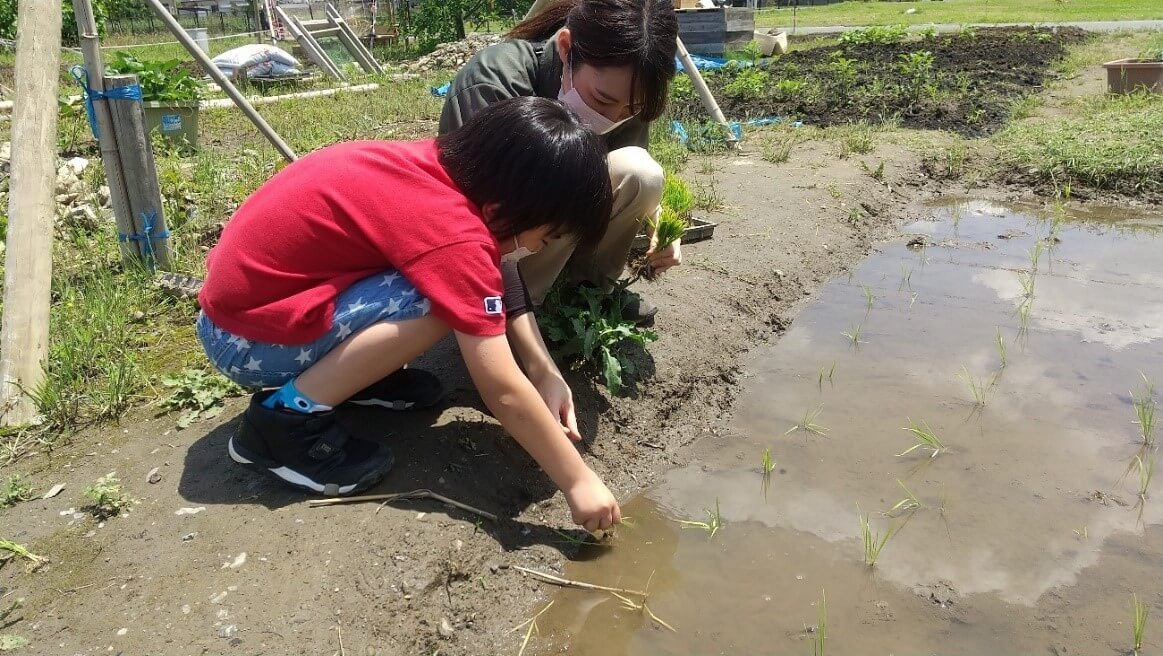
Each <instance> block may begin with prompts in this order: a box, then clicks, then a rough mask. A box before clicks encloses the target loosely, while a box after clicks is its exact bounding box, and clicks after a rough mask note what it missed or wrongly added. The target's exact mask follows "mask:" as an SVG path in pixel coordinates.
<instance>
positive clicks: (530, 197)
mask: <svg viewBox="0 0 1163 656" xmlns="http://www.w3.org/2000/svg"><path fill="white" fill-rule="evenodd" d="M436 144H437V147H438V149H439V157H440V163H441V165H443V166H444V168H445V170H446V171H448V175H449V177H451V178H452V181H453V182H455V183H456V185H457V186H458V187H460V190H461V191H462V192H464V195H465V196H467V197H468V199H469V200H471V201H472V202H473V203H474V204H476V205H477V206H478V207H482V208H483V207H484V206H485V205H486V204H489V203H497V204H498V206H499V209H498V211H497V212H496V214H495V216H494V217H493V219H492V221H491V222H490V224H489V228H490V229H491V230H492V232H493V234H494V235H495V236H496V237H497V239H500V240H504V239H511V238H512V237H514V236H516V235H517V234H518V233H521V232H523V231H525V230H530V229H533V228H539V227H542V226H551V227H552V228H553V232H554V233H557V234H558V235H560V236H566V235H571V236H573V237H574V239H575V240H576V241H577V242H578V243H579V244H580V245H583V246H593V245H594V244H596V243H597V242H598V240H600V239H601V238H602V235H604V234H605V233H606V226H607V225H608V224H609V222H610V212H611V209H612V205H613V192H612V191H611V189H610V171H609V168H608V166H607V164H606V146H605V144H604V143H603V142H602V140H601V138H599V137H598V136H597V135H596V134H594V133H593V132H592V131H591V130H589V129H588V128H586V127H585V126H584V125H583V124H582V122H581V121H580V120H579V119H578V117H577V116H576V115H575V114H574V113H573V112H572V111H571V110H569V109H567V108H566V107H565V106H564V105H562V104H561V103H559V102H557V101H556V100H549V99H548V98H538V97H535V96H534V97H529V96H520V97H516V98H509V99H506V100H502V101H499V102H495V103H493V104H491V105H489V106H488V107H485V108H484V109H482V110H481V111H480V112H477V114H476V115H475V116H473V117H472V119H471V120H469V121H468V122H467V123H465V124H464V125H463V126H461V127H460V128H459V129H457V130H454V131H453V132H449V133H447V134H443V135H441V136H439V137H437V138H436Z"/></svg>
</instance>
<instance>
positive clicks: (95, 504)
mask: <svg viewBox="0 0 1163 656" xmlns="http://www.w3.org/2000/svg"><path fill="white" fill-rule="evenodd" d="M84 494H85V496H86V497H88V499H89V501H90V502H92V503H91V504H90V505H89V506H88V508H86V510H88V511H89V513H90V514H91V515H93V516H94V517H96V518H97V519H109V518H110V517H116V516H117V515H120V514H121V512H122V511H124V510H125V509H127V508H129V506H130V504H132V503H133V500H132V499H130V498H129V497H128V496H127V495H126V494H124V493H123V492H122V491H121V481H119V480H118V479H117V476H115V475H114V473H113V472H109V473H108V474H106V475H104V476H102V477H101V478H99V479H97V482H96V483H94V484H93V485H90V486H89V487H87V488H85V492H84Z"/></svg>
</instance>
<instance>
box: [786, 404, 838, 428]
mask: <svg viewBox="0 0 1163 656" xmlns="http://www.w3.org/2000/svg"><path fill="white" fill-rule="evenodd" d="M823 411H824V404H822V403H821V404H820V405H819V406H817V407H816V408H815V409H814V410H807V411H805V412H804V416H803V418H801V419H800V421H799V423H797V424H796V425H795V426H792V427H791V428H789V429H787V431H786V432H784V435H790V434H791V433H794V432H795V431H797V430H802V431H805V432H808V433H812V434H814V435H821V436H822V435H827V434H828V429H827V428H824V427H823V426H821V425H820V424H817V423H816V419H817V418H819V416H820V413H821V412H823Z"/></svg>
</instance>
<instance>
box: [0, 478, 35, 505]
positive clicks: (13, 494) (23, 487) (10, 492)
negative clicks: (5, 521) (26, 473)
mask: <svg viewBox="0 0 1163 656" xmlns="http://www.w3.org/2000/svg"><path fill="white" fill-rule="evenodd" d="M31 498H32V486H31V485H29V484H28V483H26V482H24V479H22V478H20V477H19V476H13V477H12V478H10V479H8V484H7V485H5V486H4V489H3V490H0V508H7V507H8V506H15V505H16V504H18V503H20V502H21V501H28V500H29V499H31Z"/></svg>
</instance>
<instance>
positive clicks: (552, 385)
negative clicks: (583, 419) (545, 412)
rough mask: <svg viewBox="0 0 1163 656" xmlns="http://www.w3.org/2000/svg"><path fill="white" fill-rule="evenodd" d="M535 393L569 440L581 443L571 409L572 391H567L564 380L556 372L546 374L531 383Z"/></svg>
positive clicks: (575, 415)
mask: <svg viewBox="0 0 1163 656" xmlns="http://www.w3.org/2000/svg"><path fill="white" fill-rule="evenodd" d="M532 382H533V386H534V387H536V388H537V393H538V394H540V395H541V399H542V400H543V401H545V407H547V408H549V411H550V412H552V413H553V416H554V417H557V420H558V421H560V422H561V427H562V429H563V430H564V431H565V434H566V435H567V436H568V437H569V439H571V440H573V441H574V442H581V439H582V436H581V433H580V432H579V431H578V429H577V414H576V413H575V412H574V408H573V391H572V390H571V389H569V385H568V384H566V382H565V379H564V378H562V377H561V374H560V373H558V372H556V371H550V372H546V373H545V374H544V375H543V376H541V377H540V378H538V379H537V380H534V381H532Z"/></svg>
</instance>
